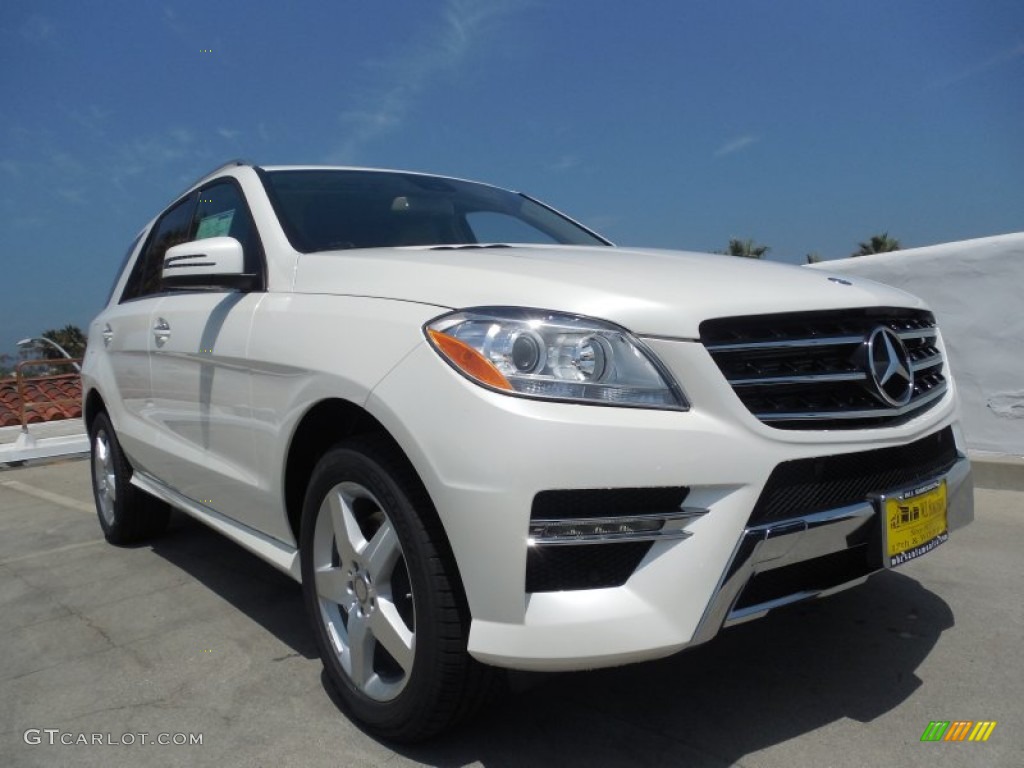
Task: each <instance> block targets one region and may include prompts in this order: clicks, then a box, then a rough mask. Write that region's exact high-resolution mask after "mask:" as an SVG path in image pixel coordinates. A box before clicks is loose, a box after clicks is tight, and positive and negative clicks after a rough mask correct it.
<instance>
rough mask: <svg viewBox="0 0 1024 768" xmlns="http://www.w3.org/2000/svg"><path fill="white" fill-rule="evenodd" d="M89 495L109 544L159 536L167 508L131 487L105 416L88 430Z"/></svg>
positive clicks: (128, 467)
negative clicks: (90, 480)
mask: <svg viewBox="0 0 1024 768" xmlns="http://www.w3.org/2000/svg"><path fill="white" fill-rule="evenodd" d="M89 445H90V449H91V450H90V456H91V460H92V461H91V466H92V495H93V500H94V501H95V502H96V514H97V516H98V517H99V519H100V527H101V528H102V529H103V536H104V537H105V538H106V540H107V541H109V542H110V543H111V544H118V545H123V544H133V543H135V542H139V541H143V540H145V539H149V538H153V537H154V536H159V535H160V534H161V533H163V532H164V530H165V529H166V528H167V521H168V519H169V518H170V512H171V510H170V508H169V507H168V506H167V505H166V504H164V503H163V502H162V501H159V500H158V499H154V498H153V497H152V496H150V495H149V494H147V493H145V492H144V491H140V490H139V489H138V488H136V487H135V486H133V485H132V484H131V478H132V467H131V464H129V463H128V460H127V459H126V458H125V456H124V453H123V452H122V451H121V444H120V443H119V442H118V441H117V435H116V434H114V428H113V426H112V425H111V423H110V418H109V417H108V416H107V414H106V413H99V414H97V416H96V418H95V419H93V421H92V424H91V425H90V427H89Z"/></svg>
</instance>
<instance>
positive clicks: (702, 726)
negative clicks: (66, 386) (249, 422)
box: [0, 460, 1024, 768]
mask: <svg viewBox="0 0 1024 768" xmlns="http://www.w3.org/2000/svg"><path fill="white" fill-rule="evenodd" d="M976 498H977V519H976V520H975V522H974V524H972V525H971V526H969V527H968V528H966V529H964V530H963V531H961V532H958V533H956V534H954V535H953V536H952V537H951V539H950V541H949V542H948V543H947V544H945V545H943V546H942V547H939V548H938V549H937V550H935V551H934V552H932V553H930V554H929V555H928V556H926V557H924V558H921V559H920V560H917V561H914V562H912V563H909V564H908V565H906V566H904V567H903V568H901V569H899V570H897V571H893V572H890V573H885V574H881V575H879V576H876V577H874V578H872V579H871V580H870V581H869V582H868V583H867V584H866V585H864V586H862V587H859V588H856V589H854V590H851V591H848V592H846V593H843V594H841V595H837V596H834V597H832V598H829V599H827V600H822V601H818V602H815V603H810V604H805V605H803V606H796V607H793V608H791V609H789V610H786V611H782V612H778V613H776V614H773V615H772V616H770V617H768V618H767V619H764V620H762V621H757V622H753V623H750V624H746V625H743V626H740V627H735V628H733V629H730V630H727V631H725V632H724V633H722V634H721V635H720V636H719V637H718V638H717V639H716V640H714V641H713V642H711V643H709V644H708V645H706V646H703V647H701V648H697V649H694V650H693V651H690V652H687V653H683V654H680V655H678V656H675V657H673V658H670V659H666V660H663V661H659V662H653V663H648V664H643V665H636V666H632V667H624V668H620V669H613V670H603V671H596V672H590V673H576V674H563V675H552V676H545V677H531V678H522V679H520V680H518V683H519V687H520V690H519V692H517V693H511V694H509V695H508V696H506V697H505V698H503V699H502V700H501V701H500V702H498V703H497V704H496V705H495V706H493V707H491V708H490V709H489V710H488V711H487V712H486V713H485V714H484V715H483V716H482V717H480V718H479V719H477V720H475V721H474V722H472V723H471V724H469V725H468V726H466V727H464V728H463V729H462V730H460V731H458V732H456V733H454V734H451V735H448V736H445V737H443V738H441V739H438V740H436V741H434V742H432V743H429V744H427V745H424V746H419V747H415V748H407V747H402V748H399V749H398V750H397V751H396V750H394V749H392V748H391V747H390V746H389V745H386V744H382V743H380V742H378V741H376V740H374V739H372V738H370V737H368V736H367V735H365V734H364V733H362V732H361V731H359V730H358V729H357V728H355V727H354V726H353V725H352V724H351V723H350V722H349V721H348V720H347V719H346V718H345V716H344V714H343V713H341V712H340V711H339V710H338V708H337V706H336V704H335V703H334V702H333V701H332V699H331V697H330V696H329V695H328V693H327V692H326V691H325V688H324V685H323V682H322V680H321V675H320V662H319V660H318V659H317V658H316V654H315V649H314V646H313V643H312V639H311V636H310V633H309V631H308V630H307V626H306V617H305V615H304V613H303V609H302V605H301V601H300V594H299V587H298V585H296V584H294V583H293V582H291V581H290V580H289V579H288V578H287V577H285V576H283V575H281V574H279V573H278V572H277V571H275V570H274V569H273V568H271V567H270V566H268V565H265V564H263V563H262V562H260V561H259V560H257V559H256V558H255V557H253V556H251V555H249V554H248V553H246V552H245V551H243V550H241V549H240V548H239V547H237V546H235V545H234V544H232V543H230V542H229V541H227V540H226V539H224V538H222V537H220V536H218V535H217V534H215V533H213V532H212V531H209V530H207V529H206V528H204V527H202V526H201V525H199V524H197V523H195V522H193V521H191V520H189V519H188V518H185V517H175V518H174V520H173V523H172V528H171V530H170V531H169V533H168V534H167V535H166V536H165V537H163V538H162V539H160V540H158V541H155V542H153V543H152V544H149V545H145V546H138V547H133V548H116V547H111V546H108V545H107V544H105V543H104V542H103V540H102V536H101V534H100V529H99V525H98V524H97V522H96V519H95V514H94V513H93V512H92V501H91V492H90V489H89V477H88V464H87V463H86V462H84V461H81V460H70V461H65V462H63V463H59V464H47V465H41V466H33V467H23V468H20V469H10V470H0V765H3V766H54V765H73V766H122V765H123V766H157V765H160V766H163V765H220V766H235V765H238V766H261V765H262V766H309V767H313V766H383V765H388V766H405V765H432V766H444V767H445V768H448V767H454V766H467V765H481V766H488V767H494V768H497V767H499V766H502V767H503V766H530V767H531V768H532V767H534V766H544V765H558V766H560V768H564V767H565V766H588V767H591V766H707V767H715V768H718V767H719V766H729V765H741V766H748V767H754V766H757V767H759V768H774V767H775V766H779V767H782V766H786V767H787V768H789V767H790V766H836V767H837V768H838V767H841V766H852V767H855V768H866V767H868V766H892V765H900V766H928V767H929V768H933V767H935V766H1019V765H1022V764H1024V717H1022V712H1021V699H1022V694H1024V654H1022V652H1021V645H1022V642H1024V600H1022V599H1021V588H1022V584H1024V581H1022V572H1024V557H1022V556H1021V549H1022V547H1024V494H1022V493H1020V492H1019V491H1008V490H990V489H982V490H979V491H977V497H976ZM524 683H525V685H524ZM932 720H994V721H997V722H998V725H997V726H996V728H995V730H994V731H993V732H992V735H991V737H990V739H989V741H988V742H986V743H983V744H978V743H921V742H920V737H921V734H922V732H923V731H924V729H925V727H926V726H927V725H928V723H929V722H930V721H932ZM47 729H50V730H51V731H54V733H53V734H52V737H51V734H48V733H47V732H46V730H47ZM26 731H28V732H29V734H28V740H29V741H39V742H40V743H33V744H28V743H26ZM143 733H145V734H147V736H146V739H147V741H150V740H153V739H156V738H157V737H158V736H159V735H160V734H168V739H169V740H174V739H177V740H180V737H178V736H176V735H177V734H186V738H187V736H188V735H189V734H193V735H194V734H201V737H202V744H201V745H200V744H191V745H189V744H168V745H156V744H148V743H147V744H142V743H141V736H140V734H143ZM93 734H98V735H99V738H100V740H102V741H110V740H112V741H115V742H117V741H121V740H127V738H125V737H123V735H127V734H132V735H133V736H132V739H133V740H134V741H135V743H134V744H130V745H126V744H116V743H115V744H107V743H103V744H72V745H62V744H60V740H61V738H63V739H64V740H72V741H79V740H81V738H82V737H83V736H84V738H85V739H86V740H87V741H89V740H92V739H93V738H94V737H93ZM107 734H109V736H108V735H107ZM51 738H52V739H53V740H54V741H55V743H54V744H53V745H50V744H49V743H48V741H49V740H50V739H51Z"/></svg>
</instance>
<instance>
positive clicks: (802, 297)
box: [293, 246, 923, 338]
mask: <svg viewBox="0 0 1024 768" xmlns="http://www.w3.org/2000/svg"><path fill="white" fill-rule="evenodd" d="M830 277H833V276H832V275H829V274H828V273H827V272H824V271H822V270H819V269H814V270H810V269H804V268H802V267H797V266H791V265H786V264H779V263H773V262H764V261H758V260H755V259H745V258H737V257H732V256H724V255H714V254H701V253H689V252H683V251H665V250H652V249H632V248H616V247H597V248H590V247H580V246H514V247H493V246H491V247H481V246H468V247H459V246H455V247H440V248H439V247H409V248H393V249H386V248H375V249H366V250H349V251H331V252H323V253H311V254H304V255H302V256H301V257H300V259H299V263H298V268H297V271H296V276H295V281H294V285H293V290H294V291H295V292H297V293H320V294H323V293H328V294H339V295H347V296H373V297H380V298H388V299H396V300H401V301H413V302H419V303H424V304H433V305H436V306H438V307H445V308H452V309H466V308H469V307H483V306H515V307H534V308H538V309H548V310H555V311H561V312H570V313H576V314H580V315H588V316H591V317H597V318H601V319H604V320H610V321H612V322H615V323H618V324H620V325H622V326H625V327H626V328H628V329H629V330H631V331H632V332H634V333H636V334H639V335H649V336H670V337H675V338H697V337H698V336H699V330H698V327H699V325H700V323H701V321H702V320H705V319H708V318H712V317H727V316H732V315H753V314H764V313H771V312H795V311H800V310H812V309H836V308H846V307H863V306H908V307H921V306H923V304H922V302H921V301H920V300H919V299H917V298H915V297H913V296H911V295H910V294H907V293H904V292H903V291H899V290H897V289H895V288H891V287H889V286H885V285H882V284H880V283H874V282H872V281H870V280H864V279H862V278H859V277H852V276H849V275H845V276H835V277H837V278H838V281H836V280H830V279H829V278H830Z"/></svg>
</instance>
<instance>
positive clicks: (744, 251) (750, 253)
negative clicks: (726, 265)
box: [723, 237, 771, 259]
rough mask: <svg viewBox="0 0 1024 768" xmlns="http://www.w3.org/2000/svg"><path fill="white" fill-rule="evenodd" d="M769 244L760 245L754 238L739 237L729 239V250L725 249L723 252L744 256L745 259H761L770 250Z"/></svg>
mask: <svg viewBox="0 0 1024 768" xmlns="http://www.w3.org/2000/svg"><path fill="white" fill-rule="evenodd" d="M770 250H771V248H769V247H768V246H767V245H758V244H757V243H755V242H754V241H753V240H740V239H739V238H735V237H733V238H730V239H729V250H727V251H723V253H725V254H727V255H729V256H742V257H743V258H745V259H760V258H761V257H763V256H764V255H765V254H766V253H768V251H770Z"/></svg>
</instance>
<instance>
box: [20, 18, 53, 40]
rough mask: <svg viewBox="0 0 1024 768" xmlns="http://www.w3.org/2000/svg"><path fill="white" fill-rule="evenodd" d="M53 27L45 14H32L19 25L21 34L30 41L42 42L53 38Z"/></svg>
mask: <svg viewBox="0 0 1024 768" xmlns="http://www.w3.org/2000/svg"><path fill="white" fill-rule="evenodd" d="M53 33H54V27H53V24H51V23H50V20H49V19H47V18H46V17H45V16H40V15H39V14H37V13H36V14H33V15H31V16H29V17H28V20H27V21H26V22H25V23H24V24H22V25H21V36H22V37H24V38H25V39H26V40H28V41H29V42H30V43H44V42H46V41H48V40H52V39H53Z"/></svg>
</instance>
